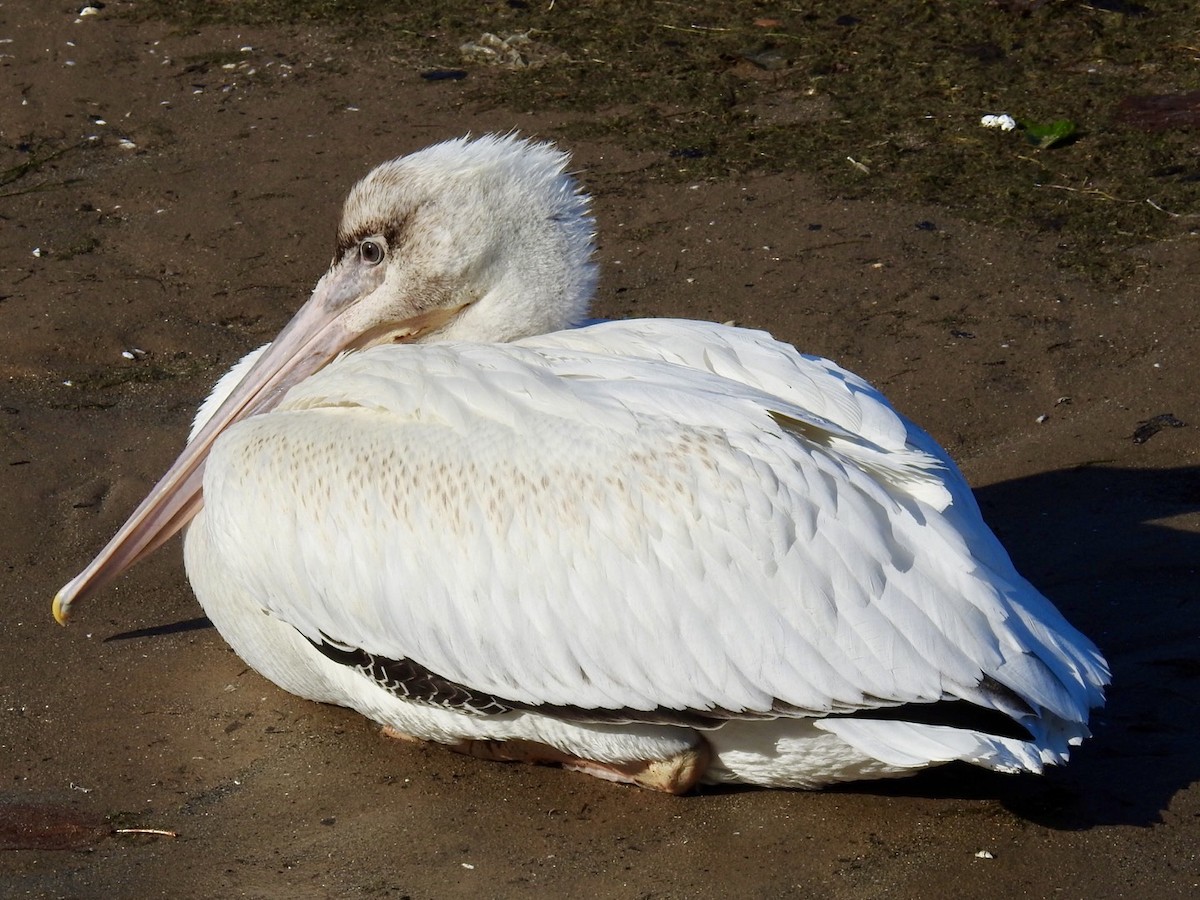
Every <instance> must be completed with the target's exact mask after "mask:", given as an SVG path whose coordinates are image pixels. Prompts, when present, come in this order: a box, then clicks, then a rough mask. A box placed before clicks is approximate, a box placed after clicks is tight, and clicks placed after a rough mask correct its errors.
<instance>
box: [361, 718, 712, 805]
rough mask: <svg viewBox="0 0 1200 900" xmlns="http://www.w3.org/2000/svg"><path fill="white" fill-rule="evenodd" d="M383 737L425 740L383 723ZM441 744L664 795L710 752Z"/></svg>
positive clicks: (680, 785)
mask: <svg viewBox="0 0 1200 900" xmlns="http://www.w3.org/2000/svg"><path fill="white" fill-rule="evenodd" d="M382 734H383V735H384V737H389V738H393V739H395V740H398V741H404V742H405V743H408V744H424V743H427V742H426V741H425V740H423V739H422V738H419V737H414V736H413V735H411V734H408V733H407V732H404V731H400V730H398V729H396V728H393V727H392V726H391V725H384V726H383V731H382ZM443 746H445V747H448V748H449V749H451V750H453V751H455V752H456V753H465V754H466V755H467V756H474V757H476V758H478V759H492V760H497V761H499V762H525V763H532V764H533V765H536V766H562V767H563V768H564V769H569V770H570V771H572V772H584V773H586V774H588V775H593V776H595V777H596V778H603V779H604V780H605V781H616V782H619V783H620V784H634V785H637V786H638V787H643V788H648V789H649V790H652V791H662V792H663V793H665V794H686V793H687V792H688V791H690V790H691V789H692V788H694V787H695V786H696V784H697V783H698V782H699V781H700V777H701V776H702V775H703V774H704V772H705V770H706V769H707V768H708V763H709V760H710V759H711V758H712V753H711V752H710V751H709V748H708V742H707V741H705V740H704V739H703V738H699V739H698V740H697V742H696V745H695V746H694V747H689V748H688V749H686V750H684V751H682V752H680V753H678V754H676V755H675V756H670V757H667V758H666V759H645V760H634V761H632V762H626V763H604V762H597V761H596V760H594V759H582V758H580V757H578V756H572V755H571V754H569V753H564V752H563V751H562V750H558V749H556V748H554V747H551V746H549V745H548V744H539V743H538V742H537V741H521V740H513V741H490V740H462V741H459V742H458V743H456V744H444V745H443Z"/></svg>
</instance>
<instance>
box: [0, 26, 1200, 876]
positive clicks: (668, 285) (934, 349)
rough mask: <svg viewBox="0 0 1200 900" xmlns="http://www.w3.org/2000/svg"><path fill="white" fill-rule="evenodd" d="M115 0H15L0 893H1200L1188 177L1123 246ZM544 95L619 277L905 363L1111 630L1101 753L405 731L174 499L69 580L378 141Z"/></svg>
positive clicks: (916, 413) (852, 351)
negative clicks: (363, 708)
mask: <svg viewBox="0 0 1200 900" xmlns="http://www.w3.org/2000/svg"><path fill="white" fill-rule="evenodd" d="M123 6H128V4H121V3H113V4H110V5H109V6H108V7H105V9H103V10H101V11H100V13H99V14H97V15H89V16H86V17H83V18H82V19H81V20H80V21H78V22H77V21H76V17H77V13H78V4H74V5H72V4H63V3H50V4H41V3H37V4H35V3H3V4H0V41H2V42H0V144H2V145H3V152H4V154H5V155H4V169H5V171H4V172H2V173H0V333H2V334H3V335H4V337H5V348H4V351H3V353H2V354H0V422H2V423H3V426H4V427H3V431H2V432H0V547H2V548H3V549H2V552H0V562H2V566H0V577H2V579H3V582H2V585H3V589H2V591H0V616H2V619H0V621H2V623H3V624H2V627H0V779H2V780H0V848H3V850H0V894H2V895H3V896H5V897H18V896H30V897H81V898H87V897H152V896H167V897H263V898H270V897H279V896H287V897H413V898H441V897H456V896H464V897H465V896H470V897H477V896H485V897H492V896H495V897H504V896H568V895H570V896H594V897H613V898H634V897H638V898H649V897H655V898H675V897H725V896H738V897H763V898H767V897H772V898H773V897H784V896H793V897H829V898H843V897H845V898H871V897H901V898H903V897H934V896H956V897H979V898H985V897H986V898H1000V897H1015V896H1028V897H1064V898H1071V897H1088V898H1106V897H1131V898H1133V897H1149V896H1153V897H1156V898H1169V897H1185V896H1190V897H1194V896H1200V859H1198V858H1197V848H1198V847H1200V783H1198V782H1200V754H1198V753H1197V749H1196V748H1197V746H1200V702H1198V700H1197V697H1198V689H1200V596H1198V595H1197V590H1198V589H1197V586H1196V585H1197V577H1196V576H1197V558H1198V555H1200V454H1198V453H1197V440H1196V435H1197V428H1198V427H1200V399H1198V396H1197V392H1196V385H1197V384H1198V383H1200V379H1198V375H1200V328H1198V326H1197V322H1198V321H1200V238H1198V237H1197V232H1196V229H1195V228H1193V227H1191V226H1190V225H1189V224H1188V220H1186V219H1185V218H1181V219H1179V221H1178V222H1177V224H1178V226H1179V227H1178V228H1177V229H1175V230H1174V231H1173V232H1172V233H1170V234H1169V235H1167V236H1166V237H1164V238H1163V239H1161V240H1159V241H1157V242H1154V243H1142V244H1136V245H1134V246H1131V247H1125V248H1121V249H1120V250H1119V251H1114V252H1119V253H1120V254H1121V260H1122V263H1123V267H1122V270H1123V271H1125V272H1127V273H1128V274H1127V275H1125V276H1124V277H1122V278H1121V279H1120V280H1116V279H1110V280H1108V281H1103V280H1102V279H1095V278H1092V279H1089V280H1081V279H1082V278H1083V276H1078V275H1072V274H1070V272H1068V271H1067V270H1066V269H1064V268H1063V267H1062V266H1061V265H1059V263H1058V262H1057V261H1056V260H1057V259H1058V253H1059V251H1060V250H1061V249H1062V248H1061V247H1059V242H1060V240H1061V237H1060V236H1059V235H1057V234H1056V233H1055V232H1054V231H1053V230H1044V231H1039V230H1035V229H1034V227H1033V226H1032V225H1031V226H1030V227H1029V228H1028V229H1025V230H1018V229H1013V228H1007V229H1001V228H998V227H993V226H990V225H988V224H981V223H980V222H979V221H978V219H975V220H968V219H966V218H964V217H961V216H959V215H958V214H957V213H956V212H955V211H954V210H952V209H951V208H950V207H949V206H946V205H934V204H927V205H919V204H912V203H904V202H901V201H899V200H880V199H875V200H871V199H862V198H859V199H853V198H850V197H848V196H846V195H844V193H841V194H840V193H839V191H838V189H836V188H835V187H833V186H832V185H830V184H828V183H826V182H824V181H820V180H816V179H814V178H813V177H812V176H805V175H801V174H799V173H797V172H788V171H783V172H754V173H750V174H744V175H735V176H730V177H726V178H717V179H713V178H707V179H704V180H688V179H686V178H685V179H680V178H668V177H664V175H663V172H664V165H667V166H669V159H668V158H667V157H665V156H664V154H663V153H661V152H659V151H651V150H640V149H635V148H631V147H630V146H629V145H627V144H626V143H624V142H622V141H621V140H620V136H619V135H616V136H614V135H607V136H604V137H593V138H586V137H583V138H581V137H571V135H579V134H584V133H586V129H585V128H583V127H581V126H586V125H587V124H588V122H589V119H588V115H589V114H588V113H586V112H580V113H575V114H564V113H553V112H546V113H533V114H531V113H528V112H526V111H517V110H514V109H513V108H510V107H508V106H506V105H504V104H497V103H492V102H487V101H485V100H482V99H480V98H481V96H482V95H481V94H480V93H479V91H478V87H477V86H478V84H480V83H481V82H486V80H487V79H502V78H504V77H505V74H504V71H503V69H487V68H485V67H482V66H480V67H469V71H470V76H469V77H468V78H466V79H463V80H455V79H441V80H430V79H426V78H423V77H421V69H420V67H419V66H417V65H413V64H410V62H409V61H406V60H404V59H397V58H389V57H388V55H387V54H385V53H374V54H371V55H369V56H367V57H360V56H359V55H358V54H356V52H355V48H354V46H353V45H351V44H348V43H346V42H345V41H344V40H341V39H340V38H338V37H337V36H336V35H333V34H332V33H327V32H323V31H321V30H320V29H316V28H307V29H300V28H296V27H291V26H289V27H279V28H273V27H267V26H259V27H256V28H254V29H252V30H247V29H240V30H239V29H236V28H223V27H212V28H205V29H199V30H197V29H192V30H188V29H179V28H176V27H174V26H171V25H167V24H164V23H160V22H145V23H140V24H139V23H135V22H131V21H129V20H127V19H125V18H123V17H122V16H121V15H119V13H120V11H121V9H120V8H121V7H123ZM780 102H785V100H781V101H780ZM796 102H797V103H799V102H800V100H796ZM804 102H810V101H807V100H806V101H804ZM983 111H988V110H983ZM784 112H786V110H785V111H784ZM776 113H778V114H780V115H782V114H784V113H783V112H780V111H779V110H778V109H777V110H776ZM801 127H819V125H811V126H809V125H805V126H801ZM511 129H519V130H520V131H521V132H522V133H525V134H532V135H537V136H541V137H546V138H551V139H560V140H561V141H562V143H563V144H564V145H565V146H567V147H568V148H569V149H570V150H571V151H572V152H573V154H574V159H575V165H576V168H577V169H578V172H579V174H580V178H581V179H582V181H583V182H584V183H585V184H586V185H587V186H588V187H589V189H590V190H591V191H592V192H593V193H594V195H595V204H596V206H595V211H596V215H597V218H598V221H599V227H600V254H599V255H600V261H601V263H602V265H603V269H604V277H603V281H602V284H601V288H600V292H599V297H598V300H597V304H596V312H597V313H598V314H600V315H604V316H631V315H637V316H659V315H674V316H687V317H694V318H710V319H716V320H718V321H727V320H733V321H736V322H737V323H739V324H744V325H748V326H754V327H762V328H767V329H769V330H771V331H772V332H773V333H774V334H775V335H776V336H778V337H780V338H782V339H784V340H788V341H791V342H793V343H795V344H796V345H797V346H799V347H800V348H801V349H803V350H805V351H808V352H813V353H819V354H823V355H827V356H830V357H832V358H834V359H836V360H838V361H839V362H841V363H842V364H844V365H846V366H848V367H849V368H851V369H854V370H855V371H857V372H859V373H861V374H862V375H864V376H866V377H867V378H869V379H870V380H872V381H873V382H874V383H876V384H877V385H879V386H880V387H881V388H883V389H884V390H885V391H886V392H887V393H888V394H889V396H890V397H891V398H892V399H893V401H894V402H895V403H896V405H897V406H898V407H899V408H900V409H902V410H903V411H904V412H905V413H906V414H908V415H909V416H911V417H912V418H914V419H915V420H917V421H918V422H920V423H922V424H923V425H924V426H925V427H926V428H928V429H929V430H930V431H931V432H932V433H933V434H934V435H935V436H936V437H937V438H938V439H939V440H940V441H942V443H943V444H944V445H945V446H946V447H947V449H948V450H949V451H950V452H951V453H952V454H953V455H954V456H955V457H956V458H957V459H958V461H959V462H960V464H961V465H962V467H963V469H964V471H965V472H966V474H967V476H968V478H969V479H970V480H971V482H972V484H973V485H974V486H975V487H976V489H977V492H978V496H979V498H980V501H981V503H982V505H983V508H984V511H985V515H986V516H987V518H988V520H989V521H990V523H991V524H992V525H993V526H994V527H995V529H996V530H997V531H998V533H999V534H1000V535H1001V537H1002V539H1003V540H1004V541H1005V542H1006V544H1007V545H1008V546H1009V548H1010V550H1011V552H1012V554H1013V556H1014V558H1015V559H1016V561H1017V563H1018V566H1019V568H1021V569H1022V570H1023V572H1024V573H1025V574H1026V575H1027V576H1029V577H1030V578H1031V579H1032V580H1033V581H1034V582H1035V583H1036V584H1038V585H1039V586H1041V587H1042V588H1043V589H1044V590H1045V591H1046V593H1047V594H1048V595H1049V596H1050V597H1052V598H1053V599H1054V601H1055V602H1056V603H1058V604H1059V605H1060V607H1061V608H1062V609H1063V610H1064V612H1066V613H1067V615H1068V617H1069V618H1070V619H1071V620H1072V621H1074V622H1075V623H1076V624H1077V625H1078V626H1079V627H1080V628H1081V629H1082V630H1083V631H1085V632H1086V633H1087V634H1089V635H1090V636H1091V637H1092V638H1093V639H1095V640H1096V641H1097V643H1099V644H1100V646H1101V647H1102V648H1103V649H1104V651H1105V652H1106V653H1107V655H1108V658H1109V660H1110V662H1111V664H1112V667H1113V687H1112V690H1111V693H1110V700H1109V703H1108V706H1107V707H1106V708H1105V709H1103V710H1102V711H1100V712H1098V713H1097V715H1096V717H1095V720H1094V732H1095V737H1094V739H1093V740H1092V741H1090V742H1089V743H1087V744H1086V745H1085V746H1084V747H1082V748H1081V749H1080V750H1079V751H1078V752H1077V754H1076V756H1075V758H1074V759H1073V761H1072V763H1071V764H1070V765H1069V766H1068V767H1066V768H1063V769H1061V770H1056V771H1053V772H1051V773H1049V774H1048V775H1046V776H1045V777H1042V778H1034V777H1028V778H1025V777H1001V776H995V775H990V774H988V773H982V772H976V771H967V770H959V769H955V768H953V767H951V768H947V769H943V770H940V771H936V772H932V773H928V774H926V775H923V776H920V777H918V778H914V779H909V780H905V781H899V782H893V783H885V784H881V785H867V786H865V787H857V788H852V789H845V790H836V791H827V792H822V793H803V792H789V791H762V790H746V791H708V792H703V793H701V794H699V795H696V796H690V797H685V798H668V797H662V796H655V795H652V794H649V793H645V792H640V791H636V790H632V789H624V788H620V787H616V786H613V785H609V784H605V783H602V782H599V781H596V780H594V779H591V778H587V777H585V776H581V775H575V774H570V773H564V772H561V771H557V770H553V769H539V768H530V767H518V766H506V765H502V764H497V763H488V762H481V761H475V760H471V759H466V758H463V757H460V756H458V755H455V754H451V753H448V752H444V751H440V750H437V749H425V748H414V747H409V746H404V745H400V744H397V743H395V742H389V741H385V740H384V739H383V738H381V737H380V736H379V735H378V733H377V731H376V729H375V727H374V726H372V725H371V724H369V723H368V722H366V721H364V720H362V719H360V718H358V717H357V716H356V715H354V714H352V713H349V712H347V711H345V710H341V709H336V708H327V707H323V706H318V705H316V704H312V703H308V702H305V701H301V700H298V699H296V698H293V697H291V696H288V695H286V694H284V693H282V692H281V691H279V690H278V689H276V688H275V687H274V686H272V685H271V684H269V683H267V682H265V681H264V680H263V679H262V678H260V677H259V676H258V675H257V674H255V673H254V672H252V671H250V670H248V669H247V668H246V667H245V666H244V665H243V664H242V663H241V662H240V661H239V660H238V659H237V658H236V657H235V656H234V655H233V653H232V652H231V651H230V650H229V649H228V648H227V647H226V645H225V644H224V642H223V641H222V640H221V638H220V637H219V636H218V635H217V634H216V632H215V631H214V630H213V629H212V628H211V627H210V626H208V624H207V621H206V620H204V619H203V618H202V613H201V611H200V609H199V607H198V606H197V604H196V602H195V600H194V599H193V597H192V595H191V592H190V590H189V588H188V586H187V583H186V581H185V579H184V575H183V569H182V564H181V558H180V552H179V548H178V542H177V541H176V542H173V543H172V545H171V546H170V547H169V548H168V549H167V550H165V551H164V552H162V553H160V554H158V555H157V556H156V557H154V558H153V559H152V560H150V561H149V562H147V563H145V564H143V565H141V566H139V567H138V568H137V569H136V570H135V571H134V572H133V573H131V574H130V575H129V576H127V577H126V578H124V579H123V580H121V582H120V583H119V584H118V585H116V586H115V587H114V588H112V589H110V590H108V591H107V592H105V594H104V595H103V596H102V597H100V598H98V599H96V600H95V601H93V602H92V603H91V604H89V605H88V606H86V607H84V608H83V609H81V610H80V611H79V614H78V616H77V619H76V621H75V623H74V624H73V625H72V626H71V628H70V629H67V630H64V629H62V628H60V627H58V626H57V625H56V624H55V623H54V621H53V620H52V618H51V616H50V599H51V597H52V595H53V593H54V591H55V590H57V588H58V587H60V586H61V585H62V584H63V583H64V582H65V581H66V580H67V579H68V578H69V577H70V576H71V575H73V574H74V573H75V572H76V571H78V569H79V568H80V567H81V566H82V565H83V564H84V563H86V562H87V561H88V560H89V559H90V558H91V556H92V555H93V554H94V553H95V551H96V550H97V549H98V548H99V547H100V546H101V545H102V544H103V543H104V541H105V540H107V538H108V537H109V536H110V535H111V534H112V532H113V531H114V530H115V529H116V527H117V526H118V525H119V524H120V523H121V522H122V521H123V520H124V518H125V516H126V515H127V514H128V512H129V511H130V510H131V509H132V507H133V506H134V505H135V504H136V502H137V501H138V500H139V499H140V498H141V496H142V495H143V494H144V492H145V491H146V490H147V488H148V487H149V486H150V485H151V483H152V482H153V481H154V480H155V479H156V478H157V476H158V475H159V474H160V473H161V472H162V471H163V469H164V468H165V467H166V465H167V464H168V463H169V462H170V460H171V459H173V458H174V455H175V453H176V451H177V450H178V448H179V447H180V445H181V443H182V440H183V436H184V434H185V432H186V428H187V423H188V422H189V421H190V417H191V414H192V412H193V410H194V409H195V407H196V405H197V403H198V402H199V400H200V399H201V398H202V397H203V396H204V394H205V393H206V392H207V390H208V389H209V387H210V385H211V383H212V382H213V380H214V379H215V378H216V377H217V375H218V374H219V373H221V372H222V371H224V369H225V368H227V367H228V366H229V365H230V364H231V363H232V362H233V361H234V360H236V359H237V358H238V357H239V356H240V355H241V354H243V353H244V352H246V351H247V350H249V349H251V348H253V347H255V346H258V345H259V344H261V343H263V342H265V341H267V340H269V339H270V338H271V337H272V336H273V334H274V333H275V332H276V330H277V329H278V328H279V327H280V326H281V325H282V324H283V322H284V321H285V320H286V319H287V318H288V317H289V316H290V314H291V312H292V311H293V310H294V309H295V308H296V307H297V306H298V305H299V303H300V302H301V301H302V300H303V299H304V298H305V297H306V296H307V293H308V290H309V289H310V288H311V286H312V284H313V283H314V282H315V280H316V279H317V277H318V276H319V275H320V273H321V272H322V270H323V268H324V266H325V264H326V262H327V261H328V258H329V255H330V252H331V249H332V241H333V230H334V225H335V221H336V216H337V210H338V205H339V203H340V200H341V197H342V195H343V194H344V192H345V191H346V190H347V188H348V187H349V186H350V184H351V183H352V182H353V181H354V180H355V179H356V178H358V177H359V176H360V175H362V174H364V173H365V172H366V171H367V169H369V168H370V167H371V166H373V165H374V164H376V163H378V162H380V161H383V160H385V159H388V158H390V157H393V156H396V155H399V154H401V153H405V152H408V151H411V150H414V149H417V148H419V147H422V146H424V145H427V144H429V143H432V142H434V141H437V140H440V139H443V138H447V137H451V136H455V135H459V134H462V133H465V132H472V133H476V134H478V133H482V132H488V131H509V130H511ZM564 135H565V136H567V137H566V138H564ZM52 154H58V155H57V156H55V157H54V158H52V159H50V158H48V157H49V156H50V155H52ZM1191 164H1192V165H1194V160H1192V162H1191ZM20 166H25V168H24V169H20V168H18V167H20ZM876 196H878V195H876ZM1176 212H1177V213H1179V214H1180V215H1181V216H1187V215H1195V214H1196V213H1200V205H1193V206H1192V207H1191V208H1190V209H1188V208H1183V209H1178V210H1176ZM1191 221H1192V222H1195V223H1200V219H1192V220H1191ZM1166 414H1169V415H1170V416H1172V417H1174V418H1173V419H1171V420H1168V419H1157V420H1156V418H1155V417H1158V416H1163V415H1166ZM1152 420H1154V421H1157V422H1158V423H1159V424H1161V425H1163V426H1164V427H1162V428H1161V430H1158V431H1157V432H1156V433H1153V434H1150V435H1149V437H1148V438H1147V434H1148V433H1149V432H1150V431H1153V429H1152V428H1149V429H1145V430H1143V431H1142V432H1140V433H1139V436H1140V437H1142V438H1144V439H1143V440H1141V441H1135V440H1134V435H1135V432H1137V431H1138V429H1139V426H1141V425H1142V424H1143V423H1146V422H1150V421H1152ZM1171 422H1182V423H1185V424H1184V425H1183V426H1182V427H1174V426H1173V425H1172V424H1171ZM123 828H145V829H162V830H165V831H170V832H173V833H175V835H176V836H175V837H169V836H156V835H149V834H129V833H117V832H118V829H123ZM984 851H986V853H985V852H984ZM989 854H990V855H989Z"/></svg>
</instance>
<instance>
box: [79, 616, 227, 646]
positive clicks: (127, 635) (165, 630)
mask: <svg viewBox="0 0 1200 900" xmlns="http://www.w3.org/2000/svg"><path fill="white" fill-rule="evenodd" d="M212 627H213V623H212V622H211V621H209V618H208V616H197V617H196V618H194V619H184V620H182V621H179V622H169V623H168V624H166V625H152V626H150V627H149V628H134V629H133V630H131V631H122V632H120V633H118V634H110V635H109V636H108V637H106V638H105V639H104V640H103V641H102V643H105V644H108V643H111V642H112V641H131V640H133V639H134V638H148V637H166V636H167V635H171V634H184V633H186V632H189V631H203V630H205V629H207V628H212Z"/></svg>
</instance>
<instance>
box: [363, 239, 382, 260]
mask: <svg viewBox="0 0 1200 900" xmlns="http://www.w3.org/2000/svg"><path fill="white" fill-rule="evenodd" d="M358 258H359V259H361V260H362V261H363V262H365V263H366V264H367V265H368V266H377V265H379V264H380V263H381V262H383V244H381V243H380V242H379V241H377V240H375V239H374V238H367V239H366V240H365V241H363V242H362V243H361V244H359V245H358Z"/></svg>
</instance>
